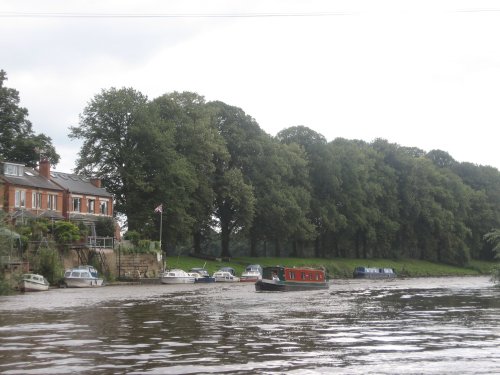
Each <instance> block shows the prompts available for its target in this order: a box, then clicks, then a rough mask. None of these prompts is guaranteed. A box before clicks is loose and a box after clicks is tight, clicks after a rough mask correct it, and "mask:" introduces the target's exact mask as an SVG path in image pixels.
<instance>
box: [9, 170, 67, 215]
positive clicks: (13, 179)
mask: <svg viewBox="0 0 500 375" xmlns="http://www.w3.org/2000/svg"><path fill="white" fill-rule="evenodd" d="M0 189H1V190H0V201H1V206H0V207H1V208H2V209H3V211H5V212H6V213H7V217H8V219H9V220H10V221H11V222H13V223H16V222H25V221H26V220H28V219H35V218H42V217H43V218H47V219H52V220H60V219H64V212H63V194H64V189H63V188H61V187H60V186H58V185H57V184H55V183H54V182H52V181H51V180H50V179H48V178H46V177H45V176H43V175H42V174H40V173H39V172H38V171H37V170H35V169H33V168H29V167H26V166H25V165H24V164H19V163H10V162H1V163H0Z"/></svg>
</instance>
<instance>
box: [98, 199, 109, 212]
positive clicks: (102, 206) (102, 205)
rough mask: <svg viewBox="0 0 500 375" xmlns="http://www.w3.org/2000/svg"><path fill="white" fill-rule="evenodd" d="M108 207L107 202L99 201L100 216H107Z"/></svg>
mask: <svg viewBox="0 0 500 375" xmlns="http://www.w3.org/2000/svg"><path fill="white" fill-rule="evenodd" d="M108 206H109V203H108V201H107V200H104V201H100V208H99V212H100V213H101V215H109V213H108Z"/></svg>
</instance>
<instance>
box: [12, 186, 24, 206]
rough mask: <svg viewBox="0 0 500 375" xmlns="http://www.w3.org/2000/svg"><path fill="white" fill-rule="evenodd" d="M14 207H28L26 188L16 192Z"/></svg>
mask: <svg viewBox="0 0 500 375" xmlns="http://www.w3.org/2000/svg"><path fill="white" fill-rule="evenodd" d="M14 207H16V208H26V190H16V191H15V193H14Z"/></svg>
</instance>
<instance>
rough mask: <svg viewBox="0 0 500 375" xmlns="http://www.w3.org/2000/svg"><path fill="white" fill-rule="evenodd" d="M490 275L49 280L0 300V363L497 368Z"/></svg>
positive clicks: (244, 370)
mask: <svg viewBox="0 0 500 375" xmlns="http://www.w3.org/2000/svg"><path fill="white" fill-rule="evenodd" d="M499 296H500V290H499V288H495V287H493V286H492V284H491V283H490V282H489V280H488V278H449V279H408V280H394V281H390V282H388V281H370V280H367V281H358V280H344V281H334V283H333V284H332V286H331V288H330V290H323V291H315V292H312V293H311V292H310V293H307V292H294V293H256V292H255V291H254V288H253V285H248V284H244V283H241V284H236V285H230V286H227V285H220V284H212V285H204V286H201V285H179V286H171V285H168V286H167V285H143V286H127V287H125V286H120V287H116V286H114V287H105V288H98V289H88V290H86V289H80V290H78V289H65V290H51V291H49V292H46V293H41V294H26V295H19V296H10V297H3V298H2V299H1V300H0V313H1V315H0V373H1V374H42V373H43V374H46V373H52V374H54V373H74V372H79V373H99V374H101V373H106V374H124V373H127V374H165V373H168V374H214V373H217V374H220V373H230V374H250V373H252V374H253V373H261V374H275V373H292V374H293V373H297V374H307V373H311V374H317V373H325V374H327V373H332V372H338V373H343V374H357V373H370V372H372V373H378V374H380V373H387V374H396V373H403V372H404V373H427V374H443V373H451V372H459V373H461V374H464V373H471V374H472V373H474V374H477V373H485V374H486V373H498V372H500V352H499V351H498V347H499V346H500V330H499V326H500V323H499V318H500V303H499Z"/></svg>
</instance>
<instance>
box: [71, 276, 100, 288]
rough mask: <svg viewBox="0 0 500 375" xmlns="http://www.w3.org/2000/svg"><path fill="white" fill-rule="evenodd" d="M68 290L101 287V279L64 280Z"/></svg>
mask: <svg viewBox="0 0 500 375" xmlns="http://www.w3.org/2000/svg"><path fill="white" fill-rule="evenodd" d="M64 283H65V284H66V286H67V287H68V288H95V287H100V286H102V285H103V279H94V278H64Z"/></svg>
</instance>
